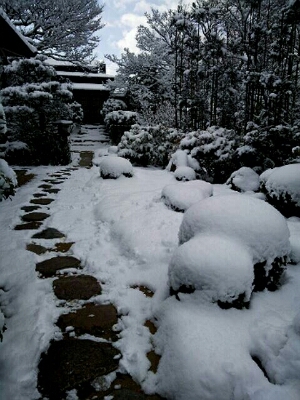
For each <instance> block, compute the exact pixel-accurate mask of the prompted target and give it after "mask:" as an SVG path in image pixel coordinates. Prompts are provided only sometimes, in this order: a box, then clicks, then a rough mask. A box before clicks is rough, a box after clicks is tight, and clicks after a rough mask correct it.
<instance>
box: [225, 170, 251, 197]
mask: <svg viewBox="0 0 300 400" xmlns="http://www.w3.org/2000/svg"><path fill="white" fill-rule="evenodd" d="M226 185H228V186H229V187H230V188H231V189H233V190H237V191H239V192H248V191H253V192H256V191H257V190H258V189H259V175H258V174H257V173H256V172H255V171H254V170H253V169H252V168H249V167H242V168H240V169H238V170H237V171H235V172H233V173H232V174H231V175H230V178H229V179H228V180H227V182H226Z"/></svg>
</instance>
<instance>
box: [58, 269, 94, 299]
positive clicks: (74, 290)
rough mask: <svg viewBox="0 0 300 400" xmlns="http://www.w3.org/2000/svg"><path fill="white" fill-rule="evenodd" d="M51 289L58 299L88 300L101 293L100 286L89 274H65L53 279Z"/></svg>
mask: <svg viewBox="0 0 300 400" xmlns="http://www.w3.org/2000/svg"><path fill="white" fill-rule="evenodd" d="M53 290H54V293H55V295H56V297H57V298H58V299H60V300H89V299H90V298H91V297H93V296H97V295H99V294H101V286H100V284H99V282H98V281H97V279H96V278H94V277H93V276H90V275H75V276H65V277H60V278H58V279H55V281H53Z"/></svg>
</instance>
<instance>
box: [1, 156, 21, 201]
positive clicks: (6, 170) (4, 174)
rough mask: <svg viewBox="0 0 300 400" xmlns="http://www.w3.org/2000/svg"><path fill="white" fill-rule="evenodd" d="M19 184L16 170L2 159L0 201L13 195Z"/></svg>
mask: <svg viewBox="0 0 300 400" xmlns="http://www.w3.org/2000/svg"><path fill="white" fill-rule="evenodd" d="M17 184H18V182H17V177H16V174H15V172H14V171H13V170H12V168H10V167H9V165H8V164H7V162H6V161H5V160H3V159H0V201H1V200H3V199H6V198H7V197H9V196H11V195H13V194H14V188H15V187H16V186H17Z"/></svg>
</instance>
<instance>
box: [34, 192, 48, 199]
mask: <svg viewBox="0 0 300 400" xmlns="http://www.w3.org/2000/svg"><path fill="white" fill-rule="evenodd" d="M45 196H47V195H46V193H34V194H33V197H35V198H37V199H39V198H40V197H45Z"/></svg>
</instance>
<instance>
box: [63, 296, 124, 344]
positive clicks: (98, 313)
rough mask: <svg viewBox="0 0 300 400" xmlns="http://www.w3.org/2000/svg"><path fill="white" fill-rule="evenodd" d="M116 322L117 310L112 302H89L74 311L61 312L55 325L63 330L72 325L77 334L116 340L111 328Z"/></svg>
mask: <svg viewBox="0 0 300 400" xmlns="http://www.w3.org/2000/svg"><path fill="white" fill-rule="evenodd" d="M117 322H118V314H117V310H116V308H115V307H114V306H113V305H112V304H93V303H89V304H86V305H85V306H84V307H82V308H80V309H79V310H76V311H75V312H71V313H69V314H62V315H61V316H60V317H59V319H58V321H57V323H56V325H57V326H58V327H59V328H60V329H61V330H62V331H63V332H65V331H66V328H67V327H68V326H72V327H73V328H74V331H75V333H76V334H77V335H83V334H85V333H88V334H90V335H93V336H98V337H102V338H104V339H107V340H109V339H112V340H117V335H116V333H115V332H114V331H113V329H112V328H113V326H114V325H115V324H116V323H117Z"/></svg>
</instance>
